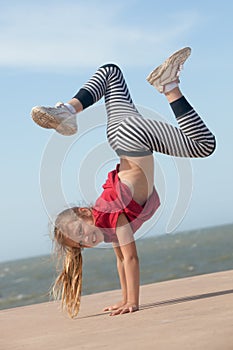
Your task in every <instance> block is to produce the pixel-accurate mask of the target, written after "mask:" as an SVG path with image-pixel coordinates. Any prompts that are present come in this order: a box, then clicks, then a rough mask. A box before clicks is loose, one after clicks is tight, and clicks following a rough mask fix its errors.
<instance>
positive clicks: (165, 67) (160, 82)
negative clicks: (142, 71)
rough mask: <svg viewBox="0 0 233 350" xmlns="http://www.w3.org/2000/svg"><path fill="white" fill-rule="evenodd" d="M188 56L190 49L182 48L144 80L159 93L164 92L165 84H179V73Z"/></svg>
mask: <svg viewBox="0 0 233 350" xmlns="http://www.w3.org/2000/svg"><path fill="white" fill-rule="evenodd" d="M190 54H191V48H190V47H184V48H183V49H181V50H179V51H176V52H175V53H174V54H173V55H171V56H170V57H169V58H168V59H167V60H166V61H165V62H164V63H162V64H161V65H160V66H159V67H157V68H155V69H154V70H153V72H151V73H150V75H149V76H148V77H147V78H146V79H147V81H148V82H149V83H150V84H151V85H153V86H154V87H155V88H156V89H157V90H158V91H159V92H161V93H163V92H164V86H165V85H166V84H169V83H172V82H177V83H179V82H180V81H179V73H180V71H181V69H182V66H183V64H184V62H185V61H186V60H187V58H188V57H189V56H190Z"/></svg>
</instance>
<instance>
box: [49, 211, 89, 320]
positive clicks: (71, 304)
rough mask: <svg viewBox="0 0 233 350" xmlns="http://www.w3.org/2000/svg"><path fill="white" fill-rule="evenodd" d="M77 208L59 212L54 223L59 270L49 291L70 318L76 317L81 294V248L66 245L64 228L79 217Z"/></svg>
mask: <svg viewBox="0 0 233 350" xmlns="http://www.w3.org/2000/svg"><path fill="white" fill-rule="evenodd" d="M78 209H79V208H78V207H73V208H70V209H66V210H64V211H63V212H61V213H60V214H59V215H58V216H57V219H56V221H55V227H54V243H55V254H56V256H57V257H58V264H57V265H58V267H59V268H61V270H60V273H59V275H58V277H57V278H56V280H55V282H54V285H53V287H52V289H51V292H52V295H53V297H54V299H55V300H61V304H62V309H63V310H66V311H67V313H68V315H69V316H70V317H71V318H74V317H75V316H77V314H78V312H79V308H80V302H81V292H82V264H83V262H82V248H81V247H79V246H78V244H76V246H72V247H70V246H68V245H67V236H66V235H65V226H66V224H67V223H68V222H70V221H71V220H75V219H76V220H77V217H80V215H79V212H78Z"/></svg>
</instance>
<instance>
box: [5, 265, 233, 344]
mask: <svg viewBox="0 0 233 350" xmlns="http://www.w3.org/2000/svg"><path fill="white" fill-rule="evenodd" d="M119 298H120V291H111V292H105V293H99V294H93V295H89V296H85V297H83V298H82V305H81V311H80V313H79V316H78V317H77V318H76V319H75V320H70V319H69V318H68V317H67V316H66V315H65V314H64V313H62V312H61V311H59V309H58V306H59V305H58V303H54V302H50V303H43V304H37V305H31V306H26V307H19V308H15V309H9V310H3V311H1V312H0V332H1V337H0V349H1V350H8V349H9V350H15V349H17V350H18V349H24V350H27V349H28V350H38V349H40V350H41V349H46V350H50V349H56V350H60V349H61V350H71V349H72V350H73V349H123V350H124V349H140V350H141V349H156V350H162V349H163V350H165V349H166V350H168V349H169V350H176V349H177V350H178V349H179V350H189V349H196V350H210V349H211V350H233V270H231V271H226V272H219V273H214V274H209V275H202V276H196V277H190V278H184V279H179V280H173V281H167V282H161V283H156V284H150V285H146V286H142V287H141V303H140V304H141V306H140V311H138V312H135V313H132V314H126V315H121V316H115V317H109V314H108V313H103V312H102V309H103V308H104V307H105V306H107V305H110V304H112V303H113V302H115V301H118V300H119Z"/></svg>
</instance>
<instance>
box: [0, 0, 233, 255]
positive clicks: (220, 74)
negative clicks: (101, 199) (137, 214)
mask: <svg viewBox="0 0 233 350" xmlns="http://www.w3.org/2000/svg"><path fill="white" fill-rule="evenodd" d="M0 9H1V11H0V43H1V54H0V77H1V79H0V81H1V83H0V84H1V85H0V86H1V143H2V146H1V195H2V200H1V246H0V261H4V260H12V259H17V258H21V257H29V256H35V255H40V254H47V253H49V252H50V250H51V241H50V239H49V235H48V216H51V215H54V213H55V212H56V211H57V210H58V209H59V206H60V204H63V203H62V200H63V199H62V200H61V203H60V202H59V198H58V196H57V191H56V186H55V185H54V184H55V182H56V181H58V182H59V181H60V187H62V192H63V194H64V197H65V200H66V201H67V203H70V202H75V201H79V200H81V199H82V195H83V193H84V197H85V196H86V197H88V199H89V196H90V195H91V194H92V192H91V191H89V193H87V192H85V190H86V189H88V188H89V190H90V189H92V184H91V182H90V181H91V180H93V181H94V182H95V187H94V190H93V201H94V200H95V198H96V195H97V194H98V193H99V191H100V190H101V183H102V181H103V179H104V176H105V175H106V172H107V171H108V170H110V169H111V168H112V167H114V166H115V163H116V159H115V158H114V155H113V154H112V153H111V152H110V151H108V150H107V146H106V139H105V130H104V126H103V125H102V124H103V122H104V118H105V117H104V109H103V107H102V106H101V105H98V106H97V107H96V108H93V109H92V110H90V111H87V112H84V113H83V114H82V115H80V116H79V123H80V130H81V136H82V137H81V136H80V138H78V139H77V137H76V138H73V139H70V140H69V141H67V140H66V141H65V140H63V138H62V137H61V136H59V135H57V134H56V133H53V132H52V131H49V130H43V129H40V128H39V127H37V126H36V125H34V124H33V122H32V120H31V119H30V110H31V108H32V107H33V106H34V105H41V104H42V105H54V104H55V103H56V102H57V101H59V100H62V101H66V100H68V99H70V97H72V96H73V95H74V93H75V92H76V91H77V90H78V89H79V87H80V86H81V85H82V84H83V83H84V82H85V80H86V79H87V78H88V77H89V76H90V75H91V74H92V73H93V72H94V70H95V69H96V67H98V66H99V65H101V64H103V63H106V62H109V61H111V62H115V63H118V64H119V65H120V66H121V67H122V69H123V71H124V74H125V76H126V80H127V82H128V84H129V87H130V91H131V94H132V97H133V99H134V101H135V103H136V104H137V105H138V106H139V108H142V110H143V111H145V113H147V112H148V114H151V115H152V117H154V116H156V115H157V112H159V114H160V115H161V116H162V118H164V119H166V120H167V121H169V122H171V123H174V117H173V115H172V113H171V111H170V109H169V106H168V105H167V103H166V101H165V99H164V97H163V96H162V95H160V94H159V93H157V92H156V91H154V90H153V89H152V87H151V86H150V85H148V83H147V82H146V81H145V77H146V76H147V75H148V73H150V71H151V70H152V69H153V68H154V67H156V66H157V65H159V64H160V63H161V62H162V61H163V60H164V59H166V58H167V56H168V55H170V54H171V53H172V52H173V51H175V50H177V49H179V48H181V47H184V46H191V47H192V55H191V57H190V59H189V60H188V61H187V63H186V64H185V67H184V71H182V75H181V88H182V91H183V92H184V94H185V96H186V97H187V98H188V99H189V100H190V102H191V104H193V106H194V107H195V108H196V109H197V111H198V112H199V113H200V114H201V116H202V117H203V119H204V120H205V122H206V123H207V125H208V126H209V128H210V129H211V130H212V131H213V133H214V134H215V135H216V138H217V150H216V152H215V153H214V154H213V155H212V156H211V157H209V158H207V159H195V160H191V161H187V162H186V163H184V168H185V169H186V170H185V171H187V174H189V175H188V177H187V183H185V180H184V179H183V185H184V186H183V187H182V188H183V195H184V196H185V191H186V192H187V193H189V192H190V188H188V189H187V188H186V187H187V185H189V184H191V185H192V190H191V192H192V197H191V198H190V196H189V195H187V198H186V199H185V200H186V203H184V208H183V215H181V216H180V217H179V220H178V221H177V223H176V225H175V226H176V227H175V229H174V230H173V232H175V231H183V230H189V229H193V228H201V227H207V226H215V225H222V224H226V223H232V221H233V220H232V208H233V200H232V198H233V185H232V180H233V176H232V175H233V161H232V151H233V140H232V129H233V118H232V115H231V114H232V113H231V110H232V107H231V101H232V80H233V79H232V61H233V46H232V35H233V31H232V10H233V5H232V2H230V1H228V0H223V1H221V2H220V1H218V2H214V1H209V0H208V1H195V2H187V1H179V0H177V1H176V2H175V3H174V1H169V0H168V1H166V2H162V1H147V0H145V1H143V2H142V1H139V0H130V1H122V0H118V1H117V2H112V1H105V0H103V1H99V2H97V1H89V0H85V1H71V0H67V1H59V0H58V1H49V0H47V1H40V2H35V1H25V0H22V1H20V2H19V1H11V0H10V1H7V2H3V1H0ZM95 118H96V119H95ZM88 123H89V124H88ZM89 126H90V128H89ZM56 145H58V146H56ZM102 146H103V149H102V148H101V147H102ZM53 147H57V148H55V149H53ZM59 147H61V148H59ZM66 147H68V148H67V149H68V151H67V152H66V154H65V156H64V158H62V157H63V156H62V154H63V153H62V152H63V151H64V148H65V149H66ZM96 148H98V150H99V151H101V150H104V152H102V153H101V157H100V158H101V159H98V157H97V158H96V157H94V155H95V151H96ZM51 150H52V151H51ZM56 151H57V153H56ZM99 151H98V152H99ZM49 152H52V153H51V154H53V155H54V158H56V157H58V158H59V157H60V158H59V159H58V163H59V161H60V162H61V164H62V169H58V172H59V174H57V173H55V171H56V169H57V168H56V166H57V164H58V163H56V162H55V160H54V159H53V157H51V154H50V153H49ZM98 152H97V153H98ZM108 152H110V153H108ZM55 154H56V155H55ZM105 154H106V159H105ZM94 159H95V161H94ZM156 159H157V168H158V172H157V174H160V177H158V187H160V189H161V192H163V191H164V192H163V193H162V198H163V206H162V210H161V211H160V213H159V214H158V216H157V217H156V225H154V226H153V228H152V229H151V230H150V234H154V235H156V234H163V233H164V232H166V231H167V226H168V224H169V218H170V217H171V213H172V211H173V209H174V207H175V205H176V204H175V203H176V199H177V196H178V194H179V191H181V189H179V188H178V187H179V186H178V185H179V177H180V175H179V170H177V169H178V168H179V166H180V165H178V163H177V161H176V160H174V159H173V160H172V159H171V158H169V157H166V156H161V155H158V156H157V155H156ZM101 161H102V162H103V165H101V164H102V163H101ZM53 162H54V163H53ZM95 162H96V163H95ZM55 163H56V164H55ZM177 166H178V168H177ZM182 167H183V165H182ZM80 169H81V170H80ZM190 169H192V175H190ZM80 171H81V172H80ZM93 173H94V175H93ZM90 174H92V176H89V175H90ZM46 178H48V181H45V180H46ZM93 181H92V182H93ZM185 186H186V187H185ZM83 188H85V190H84V192H83ZM185 188H186V189H185ZM61 209H63V208H61Z"/></svg>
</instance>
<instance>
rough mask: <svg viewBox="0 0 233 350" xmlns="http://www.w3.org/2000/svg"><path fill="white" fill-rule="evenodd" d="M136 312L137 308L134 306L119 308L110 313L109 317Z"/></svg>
mask: <svg viewBox="0 0 233 350" xmlns="http://www.w3.org/2000/svg"><path fill="white" fill-rule="evenodd" d="M137 310H138V308H137V307H135V306H126V307H121V308H119V309H117V310H116V311H114V312H111V313H110V315H109V316H117V315H123V314H127V313H132V312H135V311H137Z"/></svg>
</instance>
